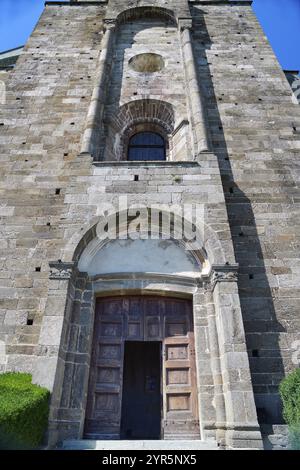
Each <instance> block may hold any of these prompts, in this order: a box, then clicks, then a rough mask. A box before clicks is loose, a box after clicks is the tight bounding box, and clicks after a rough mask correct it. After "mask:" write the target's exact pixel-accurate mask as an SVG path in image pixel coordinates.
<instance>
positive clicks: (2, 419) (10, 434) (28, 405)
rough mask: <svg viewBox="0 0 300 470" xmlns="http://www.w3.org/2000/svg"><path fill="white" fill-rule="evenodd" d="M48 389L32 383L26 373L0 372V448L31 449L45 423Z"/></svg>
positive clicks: (46, 418) (47, 407)
mask: <svg viewBox="0 0 300 470" xmlns="http://www.w3.org/2000/svg"><path fill="white" fill-rule="evenodd" d="M48 413H49V391H48V390H46V389H45V388H42V387H39V386H38V385H33V384H32V383H31V375H30V374H22V373H5V374H0V448H1V449H32V448H36V447H38V446H39V445H40V444H41V441H42V438H43V434H44V432H45V430H46V427H47V423H48Z"/></svg>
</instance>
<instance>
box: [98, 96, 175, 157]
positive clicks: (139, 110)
mask: <svg viewBox="0 0 300 470" xmlns="http://www.w3.org/2000/svg"><path fill="white" fill-rule="evenodd" d="M174 126H175V113H174V108H173V106H172V105H171V104H170V103H167V102H165V101H159V100H150V99H148V100H147V99H146V100H135V101H131V102H129V103H126V104H125V105H123V106H122V107H121V108H120V109H119V112H118V113H116V115H113V116H110V118H109V120H108V128H107V139H106V148H105V160H126V159H127V148H128V142H129V139H130V138H131V137H132V135H133V134H136V133H139V132H155V133H158V134H160V135H161V136H162V137H163V138H164V140H165V142H166V157H167V159H168V157H169V154H170V150H171V148H172V142H171V136H172V133H173V131H174Z"/></svg>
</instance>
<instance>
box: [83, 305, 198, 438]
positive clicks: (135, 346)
mask: <svg viewBox="0 0 300 470" xmlns="http://www.w3.org/2000/svg"><path fill="white" fill-rule="evenodd" d="M193 330H194V328H193V315H192V303H191V302H190V301H188V300H182V299H176V298H168V297H152V296H151V297H150V296H119V297H111V298H107V297H106V298H101V299H98V301H97V303H96V312H95V326H94V338H93V348H92V357H91V367H90V379H89V389H88V400H87V407H86V421H85V437H86V438H90V439H120V438H121V439H180V438H182V439H184V438H188V439H198V438H199V432H200V431H199V419H198V403H197V384H196V366H195V347H194V333H193Z"/></svg>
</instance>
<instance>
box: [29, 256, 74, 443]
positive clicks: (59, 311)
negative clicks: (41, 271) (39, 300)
mask: <svg viewBox="0 0 300 470" xmlns="http://www.w3.org/2000/svg"><path fill="white" fill-rule="evenodd" d="M49 265H50V269H51V271H50V276H49V279H50V282H49V290H48V297H47V302H46V307H45V312H44V317H43V321H42V326H41V332H40V337H39V343H38V346H37V348H36V355H37V356H38V358H37V362H36V365H35V368H34V371H33V374H32V380H33V383H36V384H38V385H41V386H43V387H46V388H48V390H50V392H51V404H50V413H49V427H48V444H49V445H50V446H51V445H55V444H56V441H57V433H58V429H57V412H58V407H59V403H60V396H61V393H62V382H63V370H64V364H65V351H64V338H65V336H66V327H67V323H68V321H69V318H70V315H71V308H72V304H73V298H74V292H75V287H74V277H76V273H77V270H76V266H75V264H74V263H63V262H60V261H55V262H51V263H49Z"/></svg>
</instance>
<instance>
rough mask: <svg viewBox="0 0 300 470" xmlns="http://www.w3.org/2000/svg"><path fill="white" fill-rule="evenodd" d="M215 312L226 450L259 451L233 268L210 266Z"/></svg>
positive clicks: (235, 275)
mask: <svg viewBox="0 0 300 470" xmlns="http://www.w3.org/2000/svg"><path fill="white" fill-rule="evenodd" d="M210 284H211V289H212V292H213V299H214V305H215V312H216V327H217V333H218V339H219V351H220V364H221V374H222V382H223V393H224V401H225V412H226V425H225V441H226V447H227V448H256V449H260V448H262V440H261V434H260V429H259V425H258V421H257V414H256V407H255V402H254V394H253V388H252V381H251V375H250V367H249V359H248V353H247V348H246V340H245V331H244V324H243V319H242V313H241V309H240V300H239V294H238V287H237V266H236V267H235V266H213V272H212V276H211V279H210Z"/></svg>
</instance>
